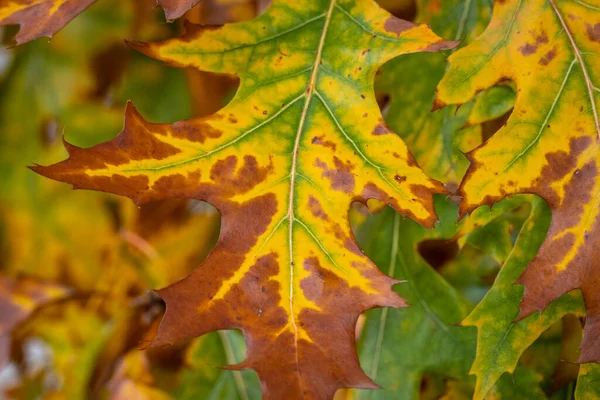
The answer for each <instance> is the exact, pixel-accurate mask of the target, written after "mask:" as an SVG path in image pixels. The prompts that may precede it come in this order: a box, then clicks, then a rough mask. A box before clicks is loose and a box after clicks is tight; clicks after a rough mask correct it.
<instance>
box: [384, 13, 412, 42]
mask: <svg viewBox="0 0 600 400" xmlns="http://www.w3.org/2000/svg"><path fill="white" fill-rule="evenodd" d="M415 26H416V25H415V24H413V23H412V22H408V21H405V20H403V19H400V18H398V17H395V16H393V15H390V17H389V18H388V19H386V20H385V23H384V24H383V29H385V31H386V32H390V33H393V34H395V35H396V36H398V37H399V36H400V34H401V33H402V32H404V31H407V30H409V29H412V28H414V27H415Z"/></svg>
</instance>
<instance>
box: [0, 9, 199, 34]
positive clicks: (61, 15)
mask: <svg viewBox="0 0 600 400" xmlns="http://www.w3.org/2000/svg"><path fill="white" fill-rule="evenodd" d="M96 1H97V0H0V26H2V25H19V26H20V29H19V32H18V33H17V35H16V36H15V41H16V43H17V45H20V44H23V43H26V42H29V41H31V40H34V39H37V38H39V37H43V36H46V37H52V36H53V35H54V34H55V33H56V32H58V31H59V30H61V29H62V28H63V27H64V26H65V25H67V24H68V23H69V22H71V21H72V20H73V18H75V17H76V16H77V15H79V14H81V13H82V12H83V11H84V10H86V9H87V8H88V7H89V6H91V5H92V4H94V3H95V2H96ZM199 1H200V0H158V4H159V5H160V6H161V7H163V9H164V10H165V16H166V18H167V20H169V21H171V20H174V19H177V18H179V17H181V16H182V15H183V14H184V13H185V12H186V11H187V10H189V9H190V8H192V7H193V6H194V5H195V4H197V3H198V2H199Z"/></svg>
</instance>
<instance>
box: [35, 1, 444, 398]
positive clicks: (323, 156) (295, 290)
mask: <svg viewBox="0 0 600 400" xmlns="http://www.w3.org/2000/svg"><path fill="white" fill-rule="evenodd" d="M454 45H455V43H453V42H446V41H443V40H441V39H440V38H439V37H438V36H436V35H435V34H433V33H432V32H431V31H430V30H429V28H427V27H426V26H425V25H420V26H417V25H414V24H412V23H409V22H406V21H402V20H399V19H397V18H395V17H393V16H391V15H390V14H389V13H387V12H386V11H384V10H382V9H380V8H379V7H378V6H377V5H376V4H375V3H374V2H372V1H370V0H362V1H358V2H355V1H337V2H336V1H335V0H333V1H320V2H313V1H301V2H297V3H294V4H289V3H288V2H284V1H281V2H275V3H274V4H273V5H272V6H271V7H270V8H269V9H268V10H267V12H266V13H265V14H263V15H261V16H260V17H259V18H257V19H255V20H254V21H251V22H248V23H237V24H230V25H225V26H224V27H222V28H216V29H215V28H202V27H199V26H189V27H188V32H187V33H186V35H185V36H184V37H183V38H181V39H175V40H169V41H166V42H162V43H155V44H133V46H134V47H136V48H138V49H140V50H141V51H143V52H145V53H146V54H149V55H152V56H154V57H156V58H160V59H162V60H164V61H166V62H169V63H171V64H174V65H179V66H193V67H196V68H199V69H202V70H207V71H215V72H225V73H235V74H237V75H239V76H240V79H241V83H240V88H239V90H238V92H237V94H236V96H235V98H234V99H233V100H232V101H231V103H230V104H229V105H228V106H227V107H225V108H224V109H223V110H221V111H220V112H218V113H217V114H214V115H212V116H209V117H206V118H196V119H190V120H185V121H181V122H177V123H175V124H171V125H167V124H151V123H148V122H146V121H144V120H143V119H142V117H141V116H140V115H139V114H138V113H137V112H136V111H135V109H134V108H133V106H131V105H129V106H128V107H127V111H126V117H125V128H124V130H123V132H122V133H121V134H120V135H119V136H118V137H117V138H116V139H114V140H112V141H110V142H107V143H104V144H101V145H98V146H95V147H92V148H90V149H81V148H77V147H75V146H73V145H70V144H67V145H66V146H67V149H68V151H69V153H70V158H69V159H68V160H66V161H63V162H61V163H58V164H55V165H53V166H49V167H39V166H36V167H34V168H33V169H34V170H35V171H37V172H39V173H41V174H42V175H45V176H48V177H51V178H53V179H56V180H61V181H64V182H69V183H71V184H73V186H74V187H76V188H87V189H95V190H103V191H108V192H112V193H116V194H120V195H124V196H127V197H130V198H131V199H133V200H134V201H135V202H136V203H138V204H141V203H145V202H148V201H151V200H159V199H166V198H173V197H188V198H195V199H199V200H206V201H208V202H210V203H211V204H213V205H214V206H215V207H217V209H218V210H219V211H220V212H221V214H222V220H223V221H222V228H221V236H220V238H219V242H218V243H217V246H216V247H215V249H214V250H213V252H212V253H211V255H210V256H209V258H208V259H207V260H206V261H205V262H204V263H203V265H202V266H201V267H200V268H198V269H197V270H196V271H194V272H193V273H192V274H191V275H190V276H189V277H187V278H186V279H184V280H182V281H180V282H178V283H176V284H174V285H172V286H170V287H168V288H165V289H162V290H160V291H158V293H159V294H160V296H161V297H162V298H163V299H165V301H166V302H167V313H166V316H165V318H164V320H163V323H162V324H161V326H160V329H159V331H158V334H157V337H156V338H155V340H154V342H153V345H155V346H156V345H164V344H169V343H173V342H175V341H178V340H182V339H185V338H190V337H194V336H198V335H202V334H205V333H208V332H211V331H215V330H221V329H232V328H236V329H240V330H242V331H243V332H244V335H245V337H246V340H247V341H248V358H247V359H246V360H245V361H244V362H242V363H240V364H238V365H237V366H236V367H235V368H253V369H255V370H256V371H257V372H258V374H259V376H260V378H261V380H262V385H263V396H264V398H266V399H269V398H282V397H286V398H300V397H303V396H309V397H312V398H328V397H331V396H332V395H333V393H334V392H335V390H337V389H338V388H340V387H364V388H373V387H376V386H375V385H374V384H373V383H372V382H371V380H370V379H369V378H368V377H367V376H366V375H365V374H364V373H363V372H362V370H361V369H360V366H359V364H358V361H357V358H356V352H355V350H354V335H353V332H354V325H355V323H356V319H357V318H358V315H359V314H360V313H361V312H363V311H364V310H367V309H370V308H373V307H379V306H393V307H401V306H403V305H404V301H403V300H402V299H400V297H398V296H397V294H396V293H394V292H393V291H392V290H391V286H392V285H393V284H394V283H396V280H394V279H392V278H389V277H387V276H386V275H384V274H383V273H381V272H380V271H379V270H378V269H377V268H376V267H375V265H374V264H373V263H372V262H371V261H369V259H368V258H367V257H365V256H364V255H363V253H362V252H361V251H360V249H359V248H358V246H357V245H356V243H355V241H354V239H353V236H352V233H351V231H350V227H349V223H348V219H347V212H348V207H349V205H350V203H351V202H353V201H363V202H364V201H366V200H367V199H369V198H376V199H378V200H382V201H385V202H386V203H388V204H390V205H391V206H393V207H394V208H395V209H396V210H397V211H398V212H399V213H401V214H402V215H404V216H410V217H411V218H413V219H415V220H416V221H419V222H420V223H422V224H424V225H426V226H432V224H433V222H434V221H435V220H436V217H435V213H434V210H433V204H432V194H433V193H437V192H443V188H442V187H441V185H439V183H437V182H435V181H432V180H430V179H428V178H427V177H426V176H425V174H424V173H423V172H422V171H421V170H420V169H419V167H418V166H417V165H416V163H415V162H414V161H413V159H412V156H411V155H410V153H409V152H408V150H407V148H406V145H405V144H404V143H403V142H402V141H401V140H400V138H398V136H396V135H395V134H393V133H392V132H391V130H390V129H389V128H388V127H387V126H386V125H385V124H384V123H383V120H382V117H381V115H380V113H379V110H378V108H377V104H376V101H375V99H374V97H373V88H372V85H373V79H374V76H375V73H376V71H377V68H378V67H379V66H380V65H382V64H383V63H384V62H385V61H387V60H389V59H391V58H392V57H395V56H397V55H400V54H405V53H411V52H417V51H437V50H441V49H447V48H450V47H452V46H454Z"/></svg>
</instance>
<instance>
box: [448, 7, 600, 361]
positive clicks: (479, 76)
mask: <svg viewBox="0 0 600 400" xmlns="http://www.w3.org/2000/svg"><path fill="white" fill-rule="evenodd" d="M599 11H600V3H598V1H577V2H569V1H560V0H535V1H519V0H508V1H503V2H496V3H495V7H494V14H493V18H492V22H491V23H490V25H489V27H488V28H487V30H486V31H485V32H484V33H483V34H482V36H481V37H480V38H478V39H477V40H476V41H475V42H473V43H472V44H470V45H469V46H467V47H465V48H464V49H461V50H459V51H457V52H456V53H455V54H453V55H452V56H451V57H450V69H449V71H448V73H447V74H446V76H445V77H444V79H443V80H442V82H441V83H440V85H439V87H438V99H439V101H440V102H442V103H447V104H461V103H464V102H466V101H468V100H469V99H471V98H472V97H473V96H474V95H475V94H476V93H477V92H478V91H479V90H481V89H485V88H487V87H490V86H491V85H494V84H495V83H497V82H499V81H501V80H506V79H509V80H512V81H513V82H514V83H515V85H516V88H517V99H516V104H515V108H514V111H513V113H512V115H511V117H510V118H509V119H508V122H507V124H506V126H505V127H503V128H502V129H501V130H500V131H498V132H497V133H496V134H495V135H494V136H493V137H492V138H491V139H489V140H488V141H487V142H486V143H485V144H484V145H483V146H481V147H479V148H478V149H476V150H474V151H473V152H471V153H470V154H469V158H470V160H471V167H470V169H469V171H468V172H467V176H466V178H465V180H464V181H463V183H462V184H461V188H460V194H461V195H462V196H463V202H462V204H461V212H462V213H465V212H469V211H471V210H473V209H474V208H475V207H477V206H478V205H480V204H491V203H493V202H495V201H498V200H499V199H502V198H503V197H504V196H506V195H508V194H511V193H519V192H527V193H534V194H537V195H539V196H541V197H543V198H544V199H545V200H546V201H547V202H548V204H549V205H550V209H551V210H552V224H551V226H550V230H549V232H548V236H547V238H546V241H545V242H544V244H543V245H542V247H541V248H540V250H539V253H538V255H537V256H536V257H535V259H533V261H532V262H531V264H530V265H529V267H528V268H527V269H526V270H525V272H524V273H523V275H522V276H521V277H520V278H519V281H518V282H519V283H521V284H523V285H524V286H525V293H524V297H523V301H522V303H521V306H520V308H521V312H520V314H519V318H520V319H522V318H525V317H527V316H528V315H530V314H532V313H533V312H535V311H542V310H544V309H545V308H546V307H548V306H549V304H550V303H551V302H552V301H553V300H555V299H557V298H558V297H560V296H562V295H563V294H565V293H567V292H569V291H571V290H573V289H576V288H581V290H582V292H583V296H584V299H585V303H586V309H587V318H586V326H585V332H584V339H583V343H582V353H581V357H580V359H579V361H580V362H590V361H597V362H598V361H600V346H599V345H598V337H600V335H599V333H600V332H599V329H600V315H599V313H598V310H600V297H599V292H598V290H597V288H598V282H600V273H599V272H598V268H596V265H597V261H598V260H597V257H596V256H595V249H596V248H597V247H598V241H599V240H600V235H599V234H598V232H597V230H598V229H599V225H598V224H599V223H600V220H599V219H598V210H599V208H598V198H599V190H600V180H599V179H598V171H597V168H598V166H597V164H598V154H600V153H599V152H598V133H599V132H600V128H599V122H598V111H597V105H596V103H597V101H598V96H599V94H598V89H597V87H598V85H599V84H598V83H596V82H597V81H598V79H599V78H598V71H600V69H599V68H598V60H599V59H598V54H599V53H598V51H599V49H598V46H600V44H599V36H598V28H599V27H600V25H599V24H598V20H599V18H600V12H599Z"/></svg>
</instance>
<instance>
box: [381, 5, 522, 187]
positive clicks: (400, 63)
mask: <svg viewBox="0 0 600 400" xmlns="http://www.w3.org/2000/svg"><path fill="white" fill-rule="evenodd" d="M417 5H418V14H417V17H416V20H417V21H418V22H420V23H427V24H430V25H431V28H432V30H433V31H434V32H435V33H437V34H438V35H440V36H442V37H447V38H454V39H455V40H461V41H462V43H463V44H464V43H468V42H470V41H472V40H473V39H474V38H475V37H477V35H478V34H479V33H481V32H483V30H484V29H485V26H486V24H487V22H488V21H489V19H490V16H491V11H492V7H491V4H490V2H489V1H486V0H474V1H458V0H448V1H443V2H440V1H437V0H420V1H418V2H417ZM445 69H446V56H445V55H444V54H435V55H428V54H411V55H409V56H407V57H403V58H399V59H396V60H392V61H390V62H389V63H387V64H386V65H384V66H383V68H382V69H381V74H380V76H378V78H377V80H376V88H377V89H378V91H381V92H383V93H386V94H388V95H389V96H390V101H389V103H388V104H387V105H386V106H385V110H386V113H385V119H386V122H387V123H388V124H389V125H390V127H391V128H392V129H393V130H394V131H395V132H397V133H398V134H399V135H400V137H402V139H404V140H405V141H406V143H407V145H408V146H409V148H410V149H411V152H412V153H413V154H414V156H415V158H416V160H417V162H418V163H419V165H420V166H421V168H423V170H424V171H425V173H426V174H427V175H428V176H430V177H432V178H434V179H437V180H439V181H441V182H444V183H445V184H446V185H447V187H448V188H449V189H450V190H451V191H453V190H456V188H457V187H458V184H459V183H460V181H461V179H462V177H463V175H464V173H465V171H466V169H467V167H468V160H467V159H466V157H465V156H464V155H463V154H462V153H463V152H466V151H469V150H472V149H473V148H475V147H476V146H478V145H480V144H481V141H482V127H481V124H482V123H483V122H486V121H489V120H491V119H494V118H497V117H498V116H500V115H502V114H504V113H506V112H507V111H508V109H510V107H512V103H511V100H512V99H511V95H512V97H514V94H513V93H512V91H511V90H510V88H508V91H499V90H497V88H492V89H490V90H489V91H484V92H483V93H481V94H479V96H477V99H476V101H472V102H469V103H468V104H465V105H463V106H462V107H461V108H460V109H458V108H457V107H455V106H449V107H444V108H443V109H440V110H436V111H435V112H434V113H431V112H430V110H431V108H432V105H433V100H434V95H435V87H436V85H437V84H438V82H439V81H440V79H441V78H442V76H443V74H444V71H445ZM488 92H489V93H488ZM506 106H508V109H506V108H505V107H506ZM471 114H476V116H475V115H474V117H475V118H473V122H471V123H470V124H469V125H467V122H469V120H470V119H471Z"/></svg>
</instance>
